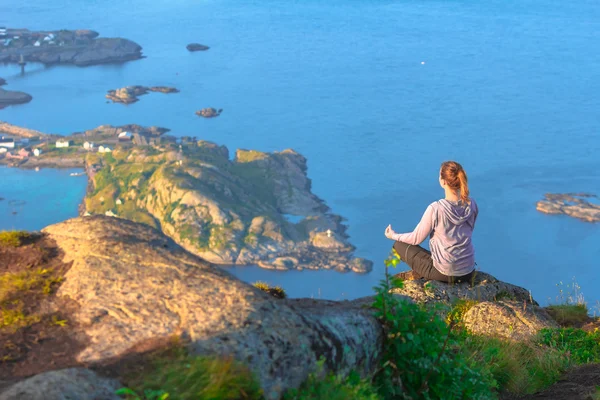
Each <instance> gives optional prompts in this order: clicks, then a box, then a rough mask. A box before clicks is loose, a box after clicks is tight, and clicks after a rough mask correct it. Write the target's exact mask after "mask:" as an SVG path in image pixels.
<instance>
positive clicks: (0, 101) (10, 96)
mask: <svg viewBox="0 0 600 400" xmlns="http://www.w3.org/2000/svg"><path fill="white" fill-rule="evenodd" d="M31 99H32V97H31V96H30V95H29V94H27V93H24V92H17V91H12V90H4V89H2V88H0V110H1V109H3V108H5V107H8V106H12V105H15V104H24V103H29V102H30V101H31Z"/></svg>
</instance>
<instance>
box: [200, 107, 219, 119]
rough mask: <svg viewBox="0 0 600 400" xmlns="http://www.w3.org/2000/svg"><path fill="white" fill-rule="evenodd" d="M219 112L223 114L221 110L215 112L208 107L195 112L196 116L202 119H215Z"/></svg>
mask: <svg viewBox="0 0 600 400" xmlns="http://www.w3.org/2000/svg"><path fill="white" fill-rule="evenodd" d="M221 112H223V110H222V109H219V110H217V109H216V108H212V107H209V108H203V109H202V110H198V111H196V115H197V116H199V117H204V118H215V117H218V116H219V115H221Z"/></svg>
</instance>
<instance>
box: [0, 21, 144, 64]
mask: <svg viewBox="0 0 600 400" xmlns="http://www.w3.org/2000/svg"><path fill="white" fill-rule="evenodd" d="M21 57H22V58H23V61H25V62H40V63H43V64H73V65H77V66H81V67H83V66H88V65H97V64H107V63H120V62H125V61H130V60H137V59H139V58H142V47H141V46H140V45H138V44H137V43H135V42H132V41H131V40H127V39H123V38H98V33H97V32H94V31H91V30H74V31H71V30H65V29H63V30H58V31H30V30H28V29H10V28H8V29H6V33H3V36H0V62H4V63H19V62H20V61H21Z"/></svg>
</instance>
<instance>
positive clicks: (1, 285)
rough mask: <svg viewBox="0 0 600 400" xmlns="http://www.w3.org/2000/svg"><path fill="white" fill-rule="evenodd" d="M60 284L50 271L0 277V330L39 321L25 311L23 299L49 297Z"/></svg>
mask: <svg viewBox="0 0 600 400" xmlns="http://www.w3.org/2000/svg"><path fill="white" fill-rule="evenodd" d="M61 282H62V277H58V276H56V274H55V273H54V271H53V270H52V269H44V268H38V269H35V270H27V271H22V272H18V273H5V274H4V275H2V276H0V328H6V327H8V328H11V329H13V330H14V329H19V328H22V327H25V326H29V325H31V324H33V323H35V322H38V321H39V320H40V316H39V315H36V314H32V313H29V312H27V311H26V310H25V307H24V300H25V297H28V298H31V297H32V296H36V295H49V294H51V293H53V292H54V290H55V289H56V287H57V286H58V285H59V284H60V283H61Z"/></svg>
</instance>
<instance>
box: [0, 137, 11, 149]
mask: <svg viewBox="0 0 600 400" xmlns="http://www.w3.org/2000/svg"><path fill="white" fill-rule="evenodd" d="M0 147H6V148H7V149H14V148H15V139H13V138H7V137H4V136H2V137H1V138H0Z"/></svg>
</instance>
